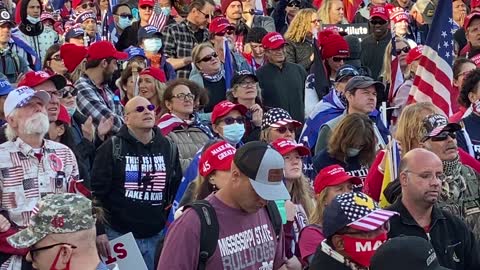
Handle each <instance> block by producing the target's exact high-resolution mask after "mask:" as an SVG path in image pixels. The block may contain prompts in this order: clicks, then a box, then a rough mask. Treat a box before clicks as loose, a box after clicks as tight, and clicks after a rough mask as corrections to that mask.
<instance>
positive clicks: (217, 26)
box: [208, 17, 235, 34]
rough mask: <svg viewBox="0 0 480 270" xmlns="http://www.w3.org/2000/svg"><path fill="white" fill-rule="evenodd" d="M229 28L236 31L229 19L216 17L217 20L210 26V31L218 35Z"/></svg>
mask: <svg viewBox="0 0 480 270" xmlns="http://www.w3.org/2000/svg"><path fill="white" fill-rule="evenodd" d="M227 28H231V29H235V27H234V26H233V25H232V24H231V23H230V22H229V21H228V20H227V18H225V17H215V19H213V20H212V22H211V23H210V25H209V26H208V31H209V32H210V33H213V34H217V33H221V32H223V31H225V29H227Z"/></svg>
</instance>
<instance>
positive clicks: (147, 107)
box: [135, 104, 155, 113]
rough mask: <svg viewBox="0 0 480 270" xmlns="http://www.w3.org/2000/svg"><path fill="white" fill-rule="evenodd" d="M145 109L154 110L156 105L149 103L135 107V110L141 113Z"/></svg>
mask: <svg viewBox="0 0 480 270" xmlns="http://www.w3.org/2000/svg"><path fill="white" fill-rule="evenodd" d="M145 109H148V110H149V111H153V110H155V105H153V104H150V105H147V106H137V107H136V108H135V111H136V112H139V113H141V112H144V111H145Z"/></svg>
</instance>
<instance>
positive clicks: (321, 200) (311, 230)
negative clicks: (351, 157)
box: [298, 165, 362, 265]
mask: <svg viewBox="0 0 480 270" xmlns="http://www.w3.org/2000/svg"><path fill="white" fill-rule="evenodd" d="M361 183H362V180H361V179H360V178H358V177H355V176H351V175H348V174H347V173H346V172H345V170H344V169H343V168H342V167H341V166H340V165H331V166H328V167H325V168H324V169H322V170H321V171H320V173H319V174H318V175H317V177H316V178H315V182H314V184H313V186H314V191H315V201H316V206H315V209H314V210H313V211H312V212H311V214H310V216H309V222H310V225H309V226H306V227H305V228H304V229H303V230H302V231H301V232H300V237H299V240H298V245H299V248H300V256H301V259H302V262H303V264H304V265H308V264H310V262H311V260H312V258H313V256H314V254H315V251H316V250H317V247H318V245H319V244H320V243H321V242H322V241H323V240H324V239H325V237H324V236H323V231H322V224H323V211H324V210H325V207H326V206H327V205H328V204H329V203H330V202H331V201H332V200H333V198H335V196H337V195H340V194H344V193H348V192H352V191H353V188H354V185H359V184H361Z"/></svg>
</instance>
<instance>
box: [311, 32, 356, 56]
mask: <svg viewBox="0 0 480 270" xmlns="http://www.w3.org/2000/svg"><path fill="white" fill-rule="evenodd" d="M318 36H319V37H318V41H319V46H320V47H321V50H322V58H323V59H327V58H330V57H333V56H336V55H342V56H349V55H350V48H349V47H348V43H347V42H346V41H345V39H343V37H342V36H340V35H339V34H336V33H334V32H332V31H330V30H325V31H322V32H320V33H318Z"/></svg>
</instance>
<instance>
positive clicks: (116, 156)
mask: <svg viewBox="0 0 480 270" xmlns="http://www.w3.org/2000/svg"><path fill="white" fill-rule="evenodd" d="M121 151H122V139H121V138H119V137H118V136H115V135H114V136H112V154H113V160H114V161H117V160H121V159H122V156H121Z"/></svg>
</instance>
